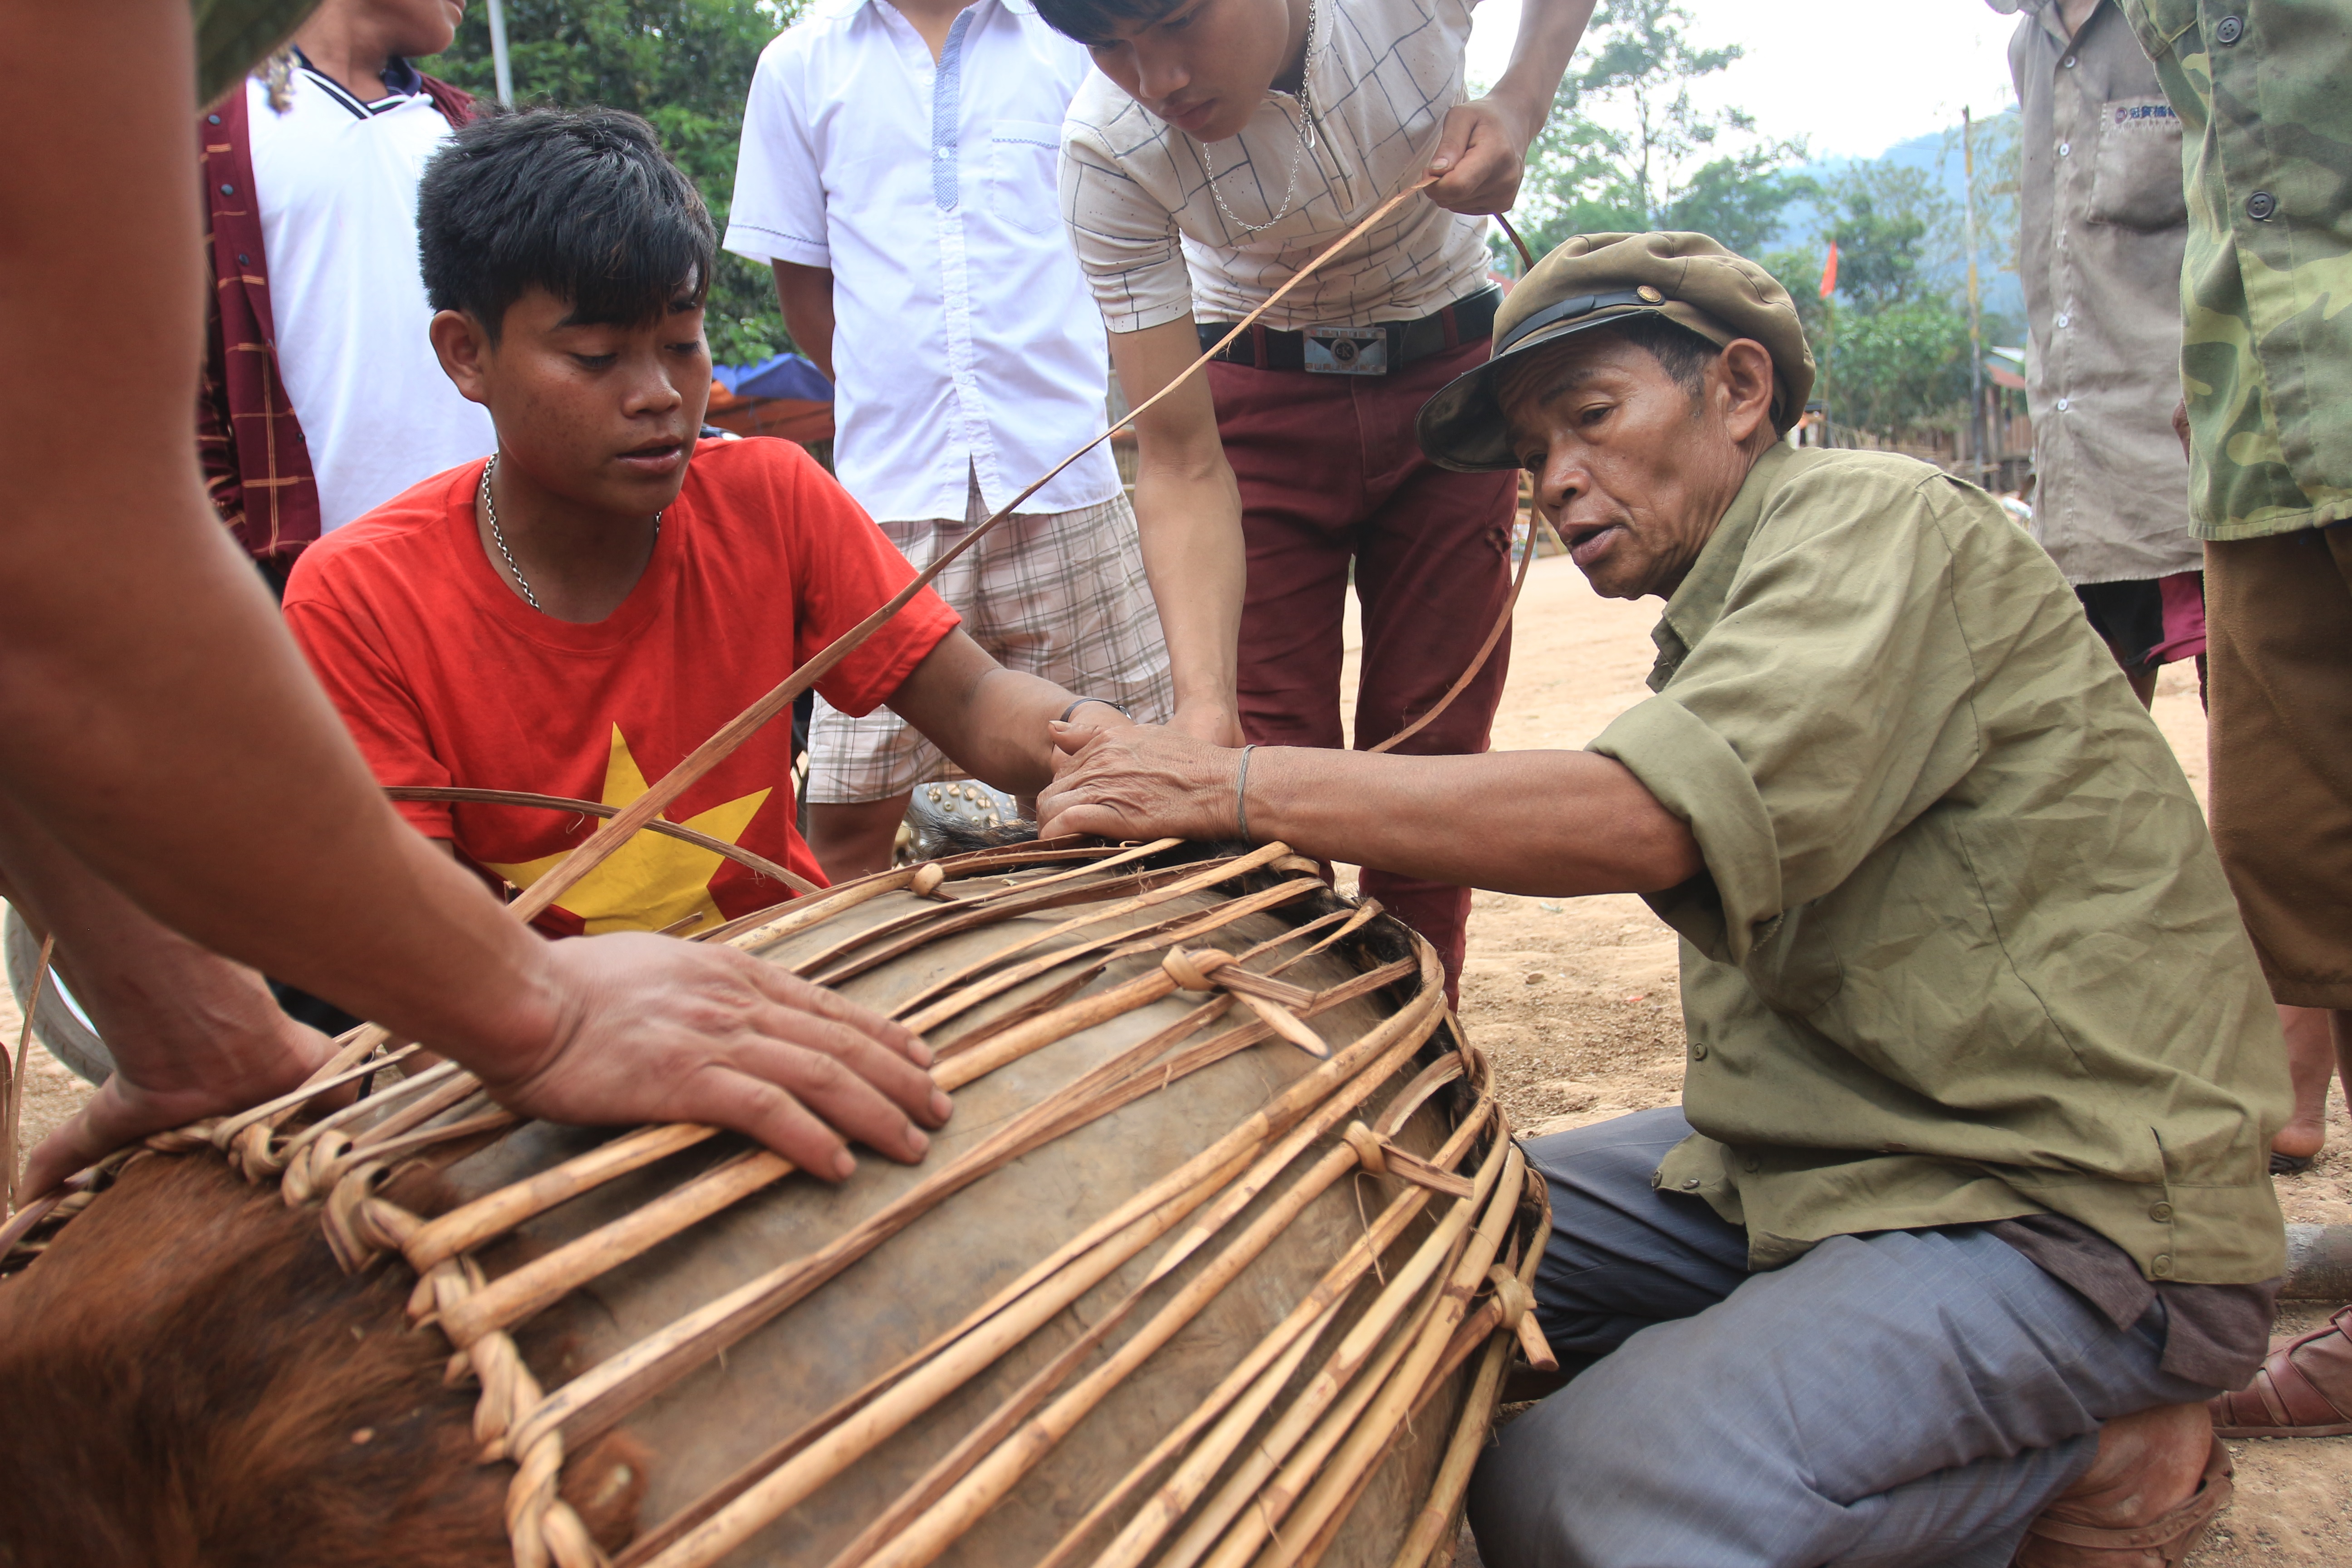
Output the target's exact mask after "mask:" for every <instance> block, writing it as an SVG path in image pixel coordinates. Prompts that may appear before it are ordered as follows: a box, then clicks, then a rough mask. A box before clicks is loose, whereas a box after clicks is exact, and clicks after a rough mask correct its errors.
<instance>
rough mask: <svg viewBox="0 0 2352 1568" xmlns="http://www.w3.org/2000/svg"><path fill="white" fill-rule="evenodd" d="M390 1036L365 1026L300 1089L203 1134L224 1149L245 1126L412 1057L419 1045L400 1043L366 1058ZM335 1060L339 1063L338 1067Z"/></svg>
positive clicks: (216, 1147) (303, 1104)
mask: <svg viewBox="0 0 2352 1568" xmlns="http://www.w3.org/2000/svg"><path fill="white" fill-rule="evenodd" d="M370 1036H374V1037H375V1039H374V1041H373V1043H371V1042H370V1041H369V1038H368V1037H370ZM389 1038H390V1036H389V1035H387V1034H385V1033H384V1031H383V1030H381V1029H379V1028H377V1027H376V1026H374V1025H373V1024H370V1025H368V1026H366V1027H364V1028H362V1029H361V1030H359V1031H357V1037H356V1038H355V1039H354V1040H353V1041H352V1044H350V1045H348V1046H345V1047H343V1048H342V1049H341V1050H340V1051H337V1052H336V1053H335V1054H334V1056H333V1057H331V1058H329V1059H328V1060H327V1062H326V1063H325V1064H324V1065H323V1066H321V1067H320V1069H319V1070H318V1071H317V1072H316V1073H313V1074H312V1075H311V1076H310V1079H308V1080H306V1081H305V1082H304V1083H303V1084H302V1086H301V1087H300V1088H299V1089H289V1090H288V1091H287V1092H286V1093H284V1094H281V1095H279V1096H278V1098H277V1099H275V1100H263V1101H262V1102H261V1103H260V1104H259V1105H257V1106H255V1107H254V1108H253V1109H252V1110H241V1111H239V1112H237V1114H236V1115H235V1116H231V1117H228V1118H226V1119H225V1120H224V1121H219V1122H217V1123H215V1125H214V1126H213V1128H212V1130H211V1131H210V1132H208V1133H207V1134H206V1135H205V1136H206V1137H207V1138H209V1139H210V1140H211V1142H212V1145H213V1147H214V1148H215V1149H222V1150H226V1148H227V1147H228V1146H229V1145H230V1144H231V1143H233V1142H236V1137H237V1135H238V1134H239V1133H241V1132H243V1131H246V1130H247V1128H250V1127H257V1126H259V1125H261V1124H262V1123H263V1122H265V1121H269V1120H270V1119H271V1118H272V1117H275V1116H280V1115H283V1114H284V1113H286V1112H288V1111H292V1110H299V1109H300V1108H301V1107H303V1106H305V1105H308V1104H309V1103H310V1101H312V1100H316V1099H318V1098H319V1097H320V1095H322V1094H328V1093H331V1092H332V1091H333V1090H335V1089H341V1088H342V1087H343V1085H345V1084H347V1083H355V1082H357V1081H358V1080H359V1079H363V1078H366V1077H367V1076H368V1075H369V1074H371V1073H375V1072H381V1071H382V1070H383V1069H384V1068H388V1067H390V1066H392V1065H393V1064H394V1062H398V1061H404V1060H405V1059H406V1058H409V1057H412V1056H415V1054H416V1052H417V1051H418V1050H419V1049H420V1048H421V1047H417V1046H414V1045H407V1046H402V1047H399V1048H398V1049H397V1050H394V1051H388V1052H386V1053H385V1054H384V1055H383V1056H382V1057H380V1058H377V1059H376V1060H374V1061H369V1060H367V1059H366V1057H367V1053H368V1051H373V1049H375V1047H376V1046H377V1045H379V1044H382V1043H383V1041H384V1040H387V1039H389ZM362 1045H365V1046H366V1050H362V1049H361V1048H360V1047H361V1046H362ZM338 1063H341V1065H340V1066H338V1065H337V1064H338ZM330 1069H332V1070H330Z"/></svg>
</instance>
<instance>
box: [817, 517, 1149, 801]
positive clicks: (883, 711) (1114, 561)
mask: <svg viewBox="0 0 2352 1568" xmlns="http://www.w3.org/2000/svg"><path fill="white" fill-rule="evenodd" d="M988 515H989V514H988V510H987V508H986V506H985V505H984V503H982V500H981V499H980V486H979V483H978V482H977V481H976V480H975V481H974V482H973V484H972V487H971V495H970V499H969V500H967V501H966V502H965V505H964V515H963V516H962V517H961V519H957V520H953V521H950V520H949V519H945V518H923V519H918V520H916V521H911V522H883V523H880V524H878V526H879V527H880V528H881V530H882V531H883V532H884V533H885V534H887V535H888V536H889V540H890V542H891V543H893V544H895V545H897V546H898V549H899V550H900V551H901V552H903V553H904V554H905V555H906V557H907V559H908V561H911V562H913V563H914V564H915V568H916V570H917V571H920V570H922V569H923V568H924V567H926V566H929V564H930V563H931V562H932V561H934V560H936V559H937V558H938V557H939V555H940V553H941V552H945V551H948V550H951V549H953V548H954V547H955V545H956V543H957V542H958V541H960V540H961V539H962V538H963V537H964V535H965V534H967V533H969V532H971V531H972V530H973V529H975V528H977V527H979V526H980V525H981V524H982V523H983V522H985V521H988ZM932 586H933V587H935V588H937V589H938V590H939V593H940V597H941V598H943V599H945V600H946V601H947V602H948V604H949V605H951V606H952V607H953V608H954V610H955V612H956V614H958V615H960V616H962V617H963V629H964V630H965V631H966V632H968V633H970V634H971V638H972V640H973V641H974V642H977V643H978V644H980V646H981V647H983V648H985V649H987V650H988V652H989V654H990V656H991V657H992V658H994V659H995V660H996V661H997V662H998V663H999V664H1002V665H1003V666H1004V668H1007V669H1017V670H1020V671H1022V672H1024V674H1028V675H1037V676H1043V677H1044V678H1045V679H1047V680H1051V681H1054V682H1056V683H1057V684H1059V685H1060V686H1062V687H1064V688H1065V689H1067V690H1068V691H1069V692H1070V693H1071V694H1072V695H1073V696H1078V697H1101V698H1107V699H1108V700H1111V701H1113V702H1118V703H1122V704H1124V705H1125V706H1126V707H1127V709H1128V710H1129V711H1130V712H1132V713H1133V714H1134V715H1135V717H1136V718H1137V719H1138V720H1139V721H1141V722H1144V723H1150V724H1156V723H1164V722H1165V721H1167V719H1168V717H1169V714H1170V713H1171V710H1173V708H1174V700H1173V688H1172V686H1171V682H1170V679H1169V674H1168V648H1167V645H1166V644H1165V643H1164V642H1163V641H1162V640H1161V637H1160V611H1159V607H1158V606H1157V605H1154V604H1153V603H1152V599H1151V590H1150V585H1149V584H1147V583H1146V582H1145V580H1144V576H1143V547H1142V545H1141V543H1140V542H1139V541H1138V539H1137V536H1136V531H1135V510H1134V508H1132V507H1131V506H1129V504H1128V501H1127V498H1126V497H1125V496H1123V495H1122V496H1114V497H1112V498H1111V499H1110V500H1107V501H1103V502H1100V503H1099V504H1097V505H1095V506H1087V507H1080V508H1078V509H1077V510H1075V511H1041V512H1015V513H1013V516H1012V517H1010V518H1008V519H1006V520H1005V522H1004V525H1003V527H1001V528H999V529H998V530H997V531H995V532H994V533H992V534H990V535H989V536H988V537H987V538H986V539H984V540H982V541H981V542H980V543H979V545H978V546H977V547H975V548H974V549H973V550H971V552H969V553H968V554H965V555H964V556H962V557H961V558H960V559H959V560H957V561H956V563H954V564H953V565H951V566H950V567H949V568H948V569H947V570H946V571H944V572H942V573H940V575H939V576H938V578H937V579H935V580H934V581H933V583H932ZM963 776H964V772H963V770H962V769H961V767H959V766H957V765H956V763H953V762H950V760H949V759H948V758H947V756H946V755H945V754H943V753H942V752H940V749H939V748H938V747H937V746H934V745H932V744H931V743H930V742H929V741H927V740H925V739H924V738H923V737H922V736H921V735H919V734H918V733H917V732H916V731H914V730H913V729H912V728H910V727H909V726H908V723H907V721H905V720H903V719H901V718H899V717H898V715H897V714H896V713H893V712H892V711H890V710H889V709H887V708H877V709H876V710H874V711H873V712H871V713H869V714H867V715H866V717H865V718H863V719H853V718H851V717H849V716H848V715H847V714H845V713H844V712H842V711H841V710H839V709H837V708H835V707H834V706H833V705H832V704H831V703H829V702H827V701H825V700H824V698H823V697H822V696H820V697H819V698H818V699H817V700H816V718H815V721H814V722H813V723H812V724H811V725H810V727H809V773H808V784H807V798H808V800H809V802H810V804H812V805H850V804H853V803H856V802H861V801H875V800H887V799H889V798H890V797H891V796H893V795H905V794H907V793H908V791H910V790H912V789H913V788H914V787H915V786H916V785H918V784H928V783H929V782H931V781H932V780H934V779H952V778H961V777H963Z"/></svg>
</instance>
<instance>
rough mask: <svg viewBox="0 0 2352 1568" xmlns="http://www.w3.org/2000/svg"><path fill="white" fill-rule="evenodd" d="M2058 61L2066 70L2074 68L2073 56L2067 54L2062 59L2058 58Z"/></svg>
mask: <svg viewBox="0 0 2352 1568" xmlns="http://www.w3.org/2000/svg"><path fill="white" fill-rule="evenodd" d="M2058 63H2059V64H2060V65H2062V66H2064V67H2065V68H2067V69H2068V70H2073V69H2074V56H2072V55H2068V56H2067V57H2066V58H2064V59H2063V60H2060V61H2059V62H2058Z"/></svg>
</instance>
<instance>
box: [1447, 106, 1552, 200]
mask: <svg viewBox="0 0 2352 1568" xmlns="http://www.w3.org/2000/svg"><path fill="white" fill-rule="evenodd" d="M1529 140H1530V136H1529V134H1528V132H1527V131H1526V130H1525V129H1524V128H1523V127H1521V126H1520V125H1519V123H1518V122H1517V118H1516V116H1514V115H1513V114H1512V113H1511V111H1510V110H1507V109H1506V108H1504V107H1503V106H1502V105H1500V104H1497V103H1496V101H1495V100H1493V99H1491V98H1481V99H1474V100H1472V101H1470V102H1468V103H1463V104H1456V105H1455V106H1454V108H1452V109H1450V110H1446V114H1445V128H1444V132H1442V133H1441V134H1440V135H1439V137H1438V142H1437V152H1436V153H1435V155H1434V156H1433V157H1432V158H1431V159H1430V160H1429V172H1430V173H1431V174H1435V175H1436V176H1438V178H1437V182H1436V183H1435V184H1433V185H1431V186H1430V187H1429V191H1428V195H1429V199H1430V200H1431V201H1433V202H1435V203H1436V204H1437V205H1439V206H1442V207H1444V208H1445V209H1446V210H1447V211H1448V212H1457V213H1469V214H1472V215H1474V216H1483V215H1486V214H1489V213H1505V212H1508V211H1510V210H1511V204H1512V203H1514V202H1516V201H1517V200H1518V199H1519V181H1520V178H1521V177H1522V176H1523V175H1524V174H1526V173H1527V149H1528V141H1529Z"/></svg>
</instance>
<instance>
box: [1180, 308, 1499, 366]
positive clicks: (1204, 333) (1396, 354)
mask: <svg viewBox="0 0 2352 1568" xmlns="http://www.w3.org/2000/svg"><path fill="white" fill-rule="evenodd" d="M1502 302H1503V291H1502V290H1501V289H1480V290H1479V291H1478V292H1477V293H1475V294H1473V295H1471V296H1470V297H1469V298H1468V299H1466V300H1455V301H1454V303H1452V304H1451V305H1448V306H1446V307H1445V308H1444V310H1439V311H1437V312H1436V313H1434V314H1433V315H1427V316H1423V317H1422V318H1421V319H1420V320H1419V321H1380V322H1375V323H1373V324H1372V325H1370V326H1369V327H1307V328H1306V329H1304V330H1303V331H1295V332H1294V331H1282V330H1281V329H1279V328H1274V327H1264V326H1253V327H1252V328H1250V330H1249V331H1246V332H1244V333H1243V334H1242V335H1241V336H1240V337H1237V338H1235V339H1234V341H1233V342H1232V344H1231V345H1230V346H1229V347H1227V348H1226V349H1225V351H1224V352H1223V353H1220V354H1219V355H1217V358H1218V360H1219V361H1220V362H1222V363H1226V364H1239V365H1247V366H1249V367H1251V368H1252V369H1255V370H1296V371H1304V370H1309V369H1312V370H1315V371H1318V372H1323V373H1326V374H1349V375H1379V374H1383V373H1384V372H1385V371H1391V370H1401V369H1402V368H1403V367H1404V366H1406V365H1409V364H1411V363H1413V362H1414V361H1416V360H1424V359H1427V358H1429V357H1430V356H1431V355H1432V354H1440V353H1445V352H1446V351H1447V350H1448V349H1455V348H1460V347H1461V346H1462V345H1463V344H1465V343H1475V342H1486V340H1487V339H1488V338H1490V337H1492V336H1493V335H1494V331H1495V311H1496V308H1497V307H1499V306H1500V305H1501V304H1502ZM1198 326H1199V328H1200V332H1201V349H1202V353H1206V352H1208V351H1209V350H1210V349H1213V348H1214V347H1216V345H1217V340H1218V339H1220V338H1222V337H1223V336H1224V335H1225V334H1226V333H1227V332H1229V331H1233V326H1234V324H1233V323H1232V322H1231V321H1202V322H1199V323H1198ZM1368 344H1378V345H1379V346H1380V347H1381V350H1382V357H1381V363H1380V366H1379V368H1377V369H1375V368H1370V367H1368V366H1366V365H1365V364H1364V363H1363V362H1364V361H1365V360H1367V359H1369V358H1370V355H1369V354H1366V353H1362V349H1363V348H1364V347H1365V346H1366V345H1368ZM1310 362H1312V363H1310Z"/></svg>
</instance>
